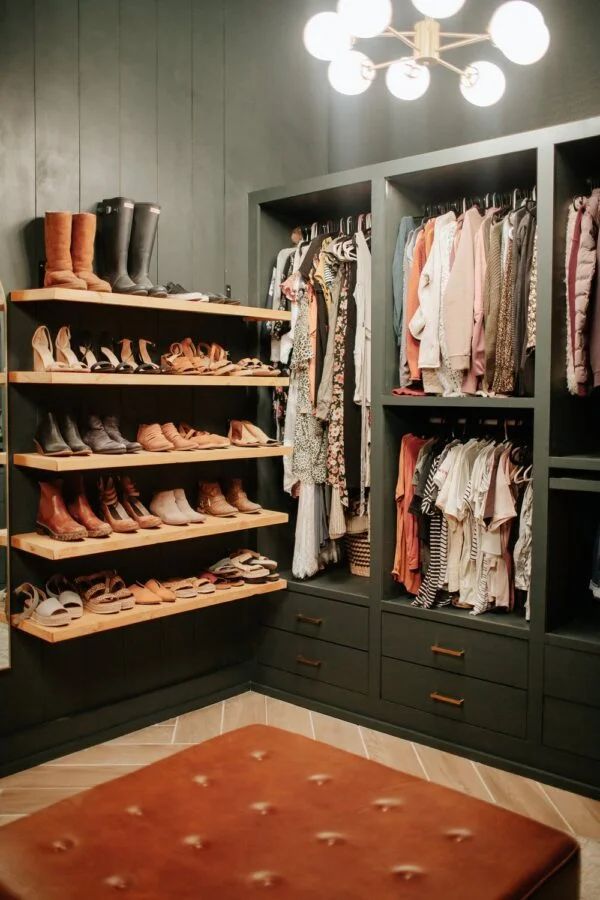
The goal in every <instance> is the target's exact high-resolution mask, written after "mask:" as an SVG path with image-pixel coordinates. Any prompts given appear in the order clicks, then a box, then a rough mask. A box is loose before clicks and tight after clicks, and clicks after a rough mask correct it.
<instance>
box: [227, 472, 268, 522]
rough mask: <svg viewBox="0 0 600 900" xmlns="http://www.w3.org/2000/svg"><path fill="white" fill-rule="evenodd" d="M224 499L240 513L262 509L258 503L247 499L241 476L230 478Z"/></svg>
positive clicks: (256, 511) (253, 512) (255, 511)
mask: <svg viewBox="0 0 600 900" xmlns="http://www.w3.org/2000/svg"><path fill="white" fill-rule="evenodd" d="M226 499H227V502H228V503H231V505H232V506H234V507H235V508H236V509H237V511H238V512H241V513H251V514H255V513H259V512H261V510H262V506H261V505H260V503H254V502H253V501H252V500H249V499H248V494H247V493H246V491H245V490H244V486H243V484H242V479H241V478H233V479H232V480H231V482H230V484H229V488H228V490H227V494H226Z"/></svg>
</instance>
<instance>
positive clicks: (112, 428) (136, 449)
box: [102, 416, 143, 453]
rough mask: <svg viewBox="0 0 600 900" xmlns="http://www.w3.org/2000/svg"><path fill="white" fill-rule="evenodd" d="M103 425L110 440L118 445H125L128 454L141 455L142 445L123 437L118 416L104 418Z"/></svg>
mask: <svg viewBox="0 0 600 900" xmlns="http://www.w3.org/2000/svg"><path fill="white" fill-rule="evenodd" d="M102 424H103V425H104V430H105V431H106V433H107V435H108V436H109V438H110V439H111V440H113V441H116V443H117V444H123V445H124V446H125V449H126V450H127V452H128V453H141V451H142V449H143V448H142V445H141V444H139V443H138V442H137V441H128V440H127V438H126V437H123V435H122V434H121V429H120V428H119V420H118V419H117V417H116V416H104V419H103V420H102Z"/></svg>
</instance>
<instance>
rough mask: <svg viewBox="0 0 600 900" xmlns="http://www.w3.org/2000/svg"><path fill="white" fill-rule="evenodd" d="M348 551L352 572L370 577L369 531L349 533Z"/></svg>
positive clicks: (347, 540)
mask: <svg viewBox="0 0 600 900" xmlns="http://www.w3.org/2000/svg"><path fill="white" fill-rule="evenodd" d="M346 553H347V554H348V563H349V565H350V571H351V572H352V574H353V575H360V576H362V577H363V578H368V577H369V575H370V574H371V541H370V540H369V534H368V532H366V531H365V532H363V534H347V535H346Z"/></svg>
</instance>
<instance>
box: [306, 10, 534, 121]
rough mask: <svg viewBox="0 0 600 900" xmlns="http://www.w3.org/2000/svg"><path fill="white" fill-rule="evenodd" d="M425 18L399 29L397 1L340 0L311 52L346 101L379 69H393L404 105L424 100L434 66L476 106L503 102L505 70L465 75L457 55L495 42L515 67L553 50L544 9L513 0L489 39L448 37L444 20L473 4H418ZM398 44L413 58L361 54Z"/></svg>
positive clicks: (317, 20)
mask: <svg viewBox="0 0 600 900" xmlns="http://www.w3.org/2000/svg"><path fill="white" fill-rule="evenodd" d="M412 2H413V4H414V6H415V7H416V8H417V10H418V11H419V12H420V13H421V14H422V15H424V16H426V18H425V19H422V20H421V21H420V22H417V24H416V25H415V26H414V29H413V30H412V31H398V30H397V29H396V28H394V27H392V24H391V23H392V15H393V9H392V0H339V2H338V5H337V12H322V13H318V14H317V15H316V16H313V17H312V19H310V20H309V21H308V22H307V24H306V27H305V29H304V45H305V47H306V49H307V50H308V52H309V53H310V54H311V55H312V56H315V57H316V58H317V59H320V60H325V61H327V62H329V71H328V75H329V81H330V83H331V85H332V87H334V88H335V89H336V91H339V92H340V93H341V94H350V95H356V94H362V93H364V91H366V90H367V89H368V88H369V86H370V85H371V84H372V82H373V81H374V79H375V76H376V74H377V71H378V70H379V69H385V70H386V84H387V87H388V89H389V91H390V93H392V94H393V95H394V96H395V97H398V99H400V100H417V99H418V98H419V97H422V96H423V94H424V93H425V92H426V90H427V88H428V87H429V82H430V78H431V76H430V67H431V66H432V65H439V66H443V67H444V68H445V69H449V70H450V71H451V72H454V73H456V74H457V75H458V76H459V78H460V90H461V93H462V95H463V97H465V99H466V100H468V101H469V102H470V103H473V104H475V106H491V105H492V104H494V103H497V102H498V100H500V98H501V97H502V95H503V94H504V91H505V89H506V78H505V76H504V72H503V71H502V69H501V68H500V67H499V66H497V65H496V64H495V63H491V62H488V61H487V60H476V61H475V62H472V63H471V64H470V65H468V66H467V67H466V68H465V69H461V68H459V67H458V66H455V65H453V63H451V62H449V61H448V60H447V59H445V58H444V56H443V55H442V54H446V53H447V52H448V51H451V50H458V49H459V48H461V47H470V46H471V45H473V44H479V43H482V42H484V41H491V42H492V43H493V44H494V45H495V46H496V47H498V49H499V50H500V51H501V52H502V53H503V54H504V56H506V58H507V59H509V60H510V61H511V62H513V63H517V64H518V65H522V66H528V65H531V64H532V63H536V62H538V60H540V59H541V58H542V56H544V54H545V53H546V51H547V49H548V46H549V44H550V32H549V31H548V28H547V26H546V23H545V21H544V17H543V15H542V13H541V12H540V11H539V9H538V8H537V7H536V6H534V5H533V4H532V3H528V2H525V0H509V2H508V3H503V4H502V5H501V6H500V7H499V8H498V9H497V10H496V12H495V13H494V15H493V16H492V20H491V22H490V24H489V27H488V30H487V31H486V32H485V33H484V34H470V33H464V32H456V31H442V27H441V25H440V23H439V21H438V19H447V18H449V17H450V16H453V15H455V14H456V13H457V12H458V11H459V10H460V9H462V7H463V6H464V4H465V0H412ZM375 37H382V38H395V39H396V40H398V41H400V42H401V43H402V44H404V45H406V46H407V47H409V48H410V50H411V51H412V54H411V55H405V56H402V57H401V58H399V59H392V60H389V61H388V62H382V63H374V62H373V61H372V60H371V59H370V58H369V57H368V56H367V55H366V54H365V53H362V52H361V51H360V50H357V49H356V44H357V41H358V40H359V39H364V38H375Z"/></svg>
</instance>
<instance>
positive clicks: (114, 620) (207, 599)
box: [13, 579, 287, 644]
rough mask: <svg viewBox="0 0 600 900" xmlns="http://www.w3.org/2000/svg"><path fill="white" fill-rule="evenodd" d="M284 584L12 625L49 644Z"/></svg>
mask: <svg viewBox="0 0 600 900" xmlns="http://www.w3.org/2000/svg"><path fill="white" fill-rule="evenodd" d="M286 587H287V583H286V582H285V581H284V580H283V579H280V580H279V581H273V582H271V583H268V584H255V585H248V586H247V587H243V588H230V589H229V590H227V591H215V593H214V594H208V595H207V594H203V595H201V596H199V597H197V598H195V599H194V600H176V601H175V603H161V605H160V606H134V608H133V609H130V610H126V611H125V612H120V613H113V614H111V615H104V616H100V615H98V614H97V613H89V612H84V614H83V616H82V617H81V619H77V620H75V621H74V622H71V623H70V624H69V625H64V626H60V627H58V628H56V627H55V628H48V627H47V626H46V625H38V624H37V623H36V622H32V621H31V620H30V619H25V621H23V622H19V623H17V622H16V621H15V618H16V617H14V616H13V624H14V626H15V628H18V629H19V630H20V631H25V632H27V634H32V635H34V636H35V637H37V638H40V639H41V640H43V641H47V642H48V643H50V644H58V643H62V642H63V641H72V640H74V639H75V638H81V637H86V635H89V634H99V633H100V632H101V631H112V630H114V629H115V628H125V627H126V626H128V625H139V624H140V623H141V622H150V621H152V620H153V619H164V618H165V617H166V616H175V615H178V614H179V613H185V612H192V611H193V610H197V609H205V608H206V607H209V606H218V605H220V604H222V603H231V602H232V601H234V600H245V599H247V598H249V597H256V596H260V595H262V594H272V593H274V592H275V591H283V590H284V589H285V588H286Z"/></svg>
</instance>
